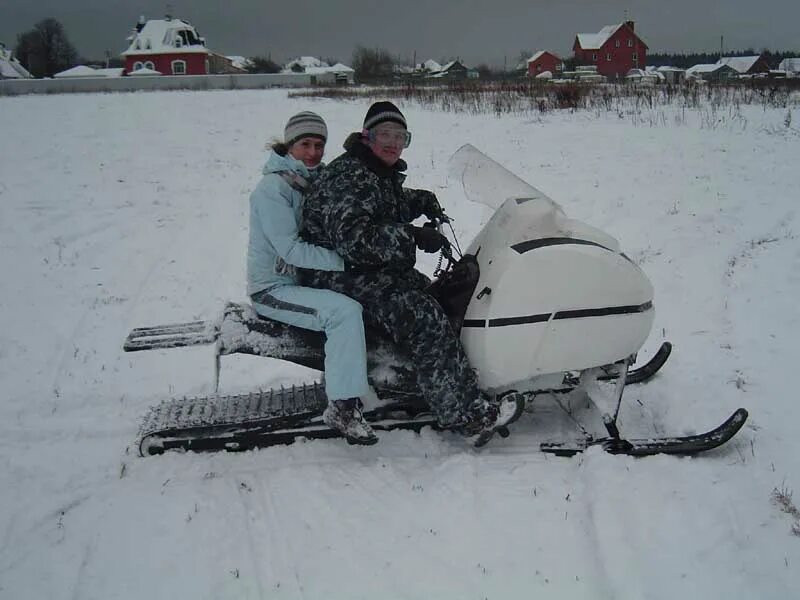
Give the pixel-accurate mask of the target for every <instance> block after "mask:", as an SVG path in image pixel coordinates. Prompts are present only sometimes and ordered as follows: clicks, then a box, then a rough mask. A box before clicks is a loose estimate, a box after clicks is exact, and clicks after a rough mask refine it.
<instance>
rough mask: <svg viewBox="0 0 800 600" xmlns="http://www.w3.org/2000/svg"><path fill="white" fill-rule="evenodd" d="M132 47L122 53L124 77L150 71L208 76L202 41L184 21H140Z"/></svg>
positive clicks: (167, 19) (163, 73) (132, 38)
mask: <svg viewBox="0 0 800 600" xmlns="http://www.w3.org/2000/svg"><path fill="white" fill-rule="evenodd" d="M128 40H130V42H131V45H130V46H129V47H128V49H127V50H126V51H125V52H123V53H122V56H124V57H125V74H126V75H128V74H130V73H132V72H134V71H138V70H140V69H150V70H151V71H157V72H158V73H160V74H162V75H207V74H208V73H209V61H208V58H209V51H208V49H207V48H206V46H205V40H204V39H203V38H201V37H200V36H199V35H198V34H197V30H196V29H195V28H194V27H193V26H192V25H191V24H189V23H187V22H186V21H183V20H181V19H175V18H173V17H171V16H170V15H167V16H166V17H165V18H164V19H151V20H149V21H147V22H145V20H144V17H140V18H139V22H138V23H137V25H136V28H135V29H134V31H133V33H132V34H131V36H130V37H129V38H128Z"/></svg>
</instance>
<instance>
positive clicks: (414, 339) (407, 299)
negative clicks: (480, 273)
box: [301, 271, 483, 427]
mask: <svg viewBox="0 0 800 600" xmlns="http://www.w3.org/2000/svg"><path fill="white" fill-rule="evenodd" d="M301 280H302V282H303V284H304V285H308V286H311V287H320V288H327V289H331V290H334V291H336V292H339V293H342V294H345V295H347V296H350V297H351V298H353V299H355V300H358V301H359V302H360V303H361V305H362V307H363V309H364V310H363V315H364V321H365V322H366V324H368V325H371V326H373V327H376V328H377V329H379V330H381V331H383V332H385V333H386V334H387V335H388V336H389V337H390V338H391V339H392V341H393V342H394V343H395V344H397V346H398V347H400V348H401V349H403V350H405V351H406V352H407V353H408V355H409V356H410V358H411V361H412V363H413V368H414V371H415V373H416V377H417V385H418V386H419V389H420V390H421V392H422V394H423V396H424V399H425V401H426V402H427V403H428V405H429V406H430V407H431V410H433V412H434V414H435V415H436V418H437V420H438V421H439V424H440V425H442V426H444V427H453V426H458V425H460V424H462V423H464V422H465V421H466V420H467V419H468V417H469V416H470V415H471V414H474V413H476V412H479V411H480V410H481V407H482V404H483V398H482V396H481V393H480V391H479V390H478V382H477V378H476V376H475V373H474V371H473V370H472V369H471V368H470V366H469V362H468V361H467V356H466V354H465V353H464V348H463V347H462V346H461V341H460V340H459V339H458V337H457V335H456V333H455V332H454V331H453V328H452V326H451V325H450V321H449V320H448V318H447V315H445V313H444V311H443V310H442V307H441V306H440V305H439V303H438V302H437V301H436V300H435V299H434V298H433V297H432V296H430V295H429V294H428V293H427V292H425V291H424V290H423V289H421V288H422V287H423V286H424V284H425V282H426V281H427V278H425V277H424V276H423V275H422V274H421V273H418V272H416V271H414V272H413V273H411V274H406V276H403V277H399V278H395V277H392V276H390V275H388V274H384V273H369V274H352V273H341V272H339V273H332V272H323V271H303V273H302V276H301Z"/></svg>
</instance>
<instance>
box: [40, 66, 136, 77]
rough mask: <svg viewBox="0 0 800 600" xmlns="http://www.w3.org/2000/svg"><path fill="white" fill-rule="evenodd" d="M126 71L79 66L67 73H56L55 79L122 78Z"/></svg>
mask: <svg viewBox="0 0 800 600" xmlns="http://www.w3.org/2000/svg"><path fill="white" fill-rule="evenodd" d="M124 70H125V69H95V68H93V67H87V66H86V65H78V66H77V67H72V68H71V69H67V70H66V71H61V72H60V73H56V74H55V75H53V77H57V78H59V79H68V78H70V77H121V76H122V72H123V71H124Z"/></svg>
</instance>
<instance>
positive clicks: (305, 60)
mask: <svg viewBox="0 0 800 600" xmlns="http://www.w3.org/2000/svg"><path fill="white" fill-rule="evenodd" d="M295 65H299V66H301V67H303V68H304V69H308V68H309V67H311V68H315V67H328V66H330V65H328V63H326V62H324V61H321V60H320V59H318V58H315V57H313V56H301V57H299V58H295V59H294V60H290V61H289V62H288V63H286V66H284V67H283V68H284V70H286V71H291V70H292V67H293V66H295Z"/></svg>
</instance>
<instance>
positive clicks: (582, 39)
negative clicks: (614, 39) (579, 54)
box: [578, 23, 625, 50]
mask: <svg viewBox="0 0 800 600" xmlns="http://www.w3.org/2000/svg"><path fill="white" fill-rule="evenodd" d="M624 24H625V23H617V24H616V25H606V26H605V27H603V28H602V29H601V30H600V32H599V33H579V34H578V43H579V44H580V46H581V48H583V49H584V50H599V49H600V48H601V47H602V46H603V44H605V43H606V42H607V41H608V38H610V37H611V36H612V35H614V34H615V33H616V32H617V29H619V28H620V27H622V26H623V25H624Z"/></svg>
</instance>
